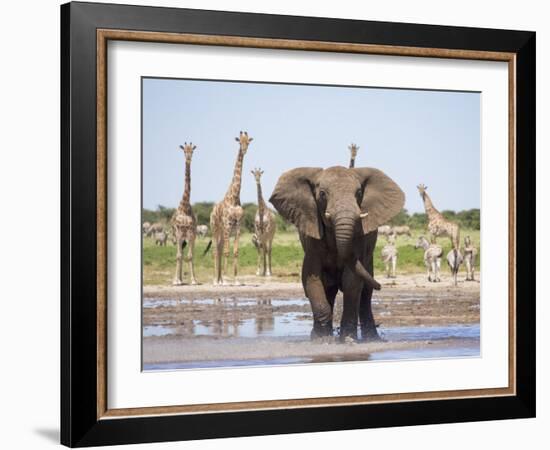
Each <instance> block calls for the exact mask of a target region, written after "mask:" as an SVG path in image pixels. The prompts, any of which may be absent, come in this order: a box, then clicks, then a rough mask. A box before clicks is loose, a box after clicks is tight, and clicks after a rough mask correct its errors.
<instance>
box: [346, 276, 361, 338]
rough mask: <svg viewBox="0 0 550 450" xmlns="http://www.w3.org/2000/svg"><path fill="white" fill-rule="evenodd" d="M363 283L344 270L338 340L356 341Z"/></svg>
mask: <svg viewBox="0 0 550 450" xmlns="http://www.w3.org/2000/svg"><path fill="white" fill-rule="evenodd" d="M362 288H363V281H362V280H361V279H360V278H359V277H358V276H357V275H356V274H355V273H353V272H352V271H351V270H349V269H348V268H346V269H345V270H344V273H343V275H342V290H343V291H344V309H343V311H342V321H341V323H340V340H342V341H344V340H346V339H349V338H351V339H353V340H357V319H358V315H359V304H360V297H361V291H362Z"/></svg>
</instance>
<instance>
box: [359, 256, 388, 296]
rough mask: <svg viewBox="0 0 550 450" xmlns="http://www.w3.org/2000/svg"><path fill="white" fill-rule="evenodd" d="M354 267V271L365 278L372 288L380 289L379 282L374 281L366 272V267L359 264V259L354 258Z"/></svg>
mask: <svg viewBox="0 0 550 450" xmlns="http://www.w3.org/2000/svg"><path fill="white" fill-rule="evenodd" d="M353 268H354V269H355V272H356V273H357V274H358V275H359V276H360V277H361V278H363V280H365V282H366V283H367V284H368V285H369V286H370V287H372V288H373V289H376V290H377V291H379V290H380V288H381V287H382V286H380V283H378V281H376V280H375V279H374V278H373V277H372V275H371V274H370V273H368V272H367V269H365V267H364V266H363V264H361V261H359V260H356V261H355V266H354V267H353Z"/></svg>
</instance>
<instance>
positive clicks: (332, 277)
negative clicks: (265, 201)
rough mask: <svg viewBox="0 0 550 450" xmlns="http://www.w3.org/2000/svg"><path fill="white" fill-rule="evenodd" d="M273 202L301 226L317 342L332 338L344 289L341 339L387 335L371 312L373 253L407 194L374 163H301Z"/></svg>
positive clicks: (305, 283) (374, 284) (313, 336)
mask: <svg viewBox="0 0 550 450" xmlns="http://www.w3.org/2000/svg"><path fill="white" fill-rule="evenodd" d="M269 201H270V202H271V203H272V204H273V206H274V207H275V209H276V210H277V211H278V212H279V214H281V216H282V217H283V218H284V219H285V220H287V221H289V222H291V223H292V224H294V225H295V226H296V227H297V229H298V233H299V237H300V242H301V244H302V247H303V249H304V260H303V264H302V285H303V288H304V292H305V295H306V297H307V298H308V299H309V302H310V305H311V309H312V312H313V329H312V331H311V334H310V337H311V339H317V338H325V337H327V336H332V335H333V323H332V322H333V309H334V300H335V298H336V294H337V293H338V290H341V291H342V292H343V294H344V304H343V313H342V320H341V323H340V340H342V341H347V340H352V341H355V340H357V338H358V336H357V327H358V322H359V324H360V327H361V338H362V339H363V340H365V341H367V340H377V339H380V338H379V336H378V332H377V330H376V325H375V322H374V317H373V314H372V307H371V298H372V292H373V289H377V290H378V289H380V287H381V286H380V284H379V283H378V282H377V281H376V280H375V279H374V277H373V252H374V248H375V245H376V239H377V236H378V227H379V226H380V225H381V224H383V223H386V222H387V221H388V220H390V219H391V218H392V217H394V216H395V215H396V214H397V213H398V212H399V211H401V208H402V207H403V205H404V203H405V194H404V193H403V191H402V190H401V189H400V188H399V186H398V185H397V183H395V182H394V181H393V180H392V179H391V178H390V177H388V176H387V175H386V174H385V173H384V172H382V171H380V170H378V169H374V168H369V167H362V168H344V167H340V166H336V167H330V168H328V169H321V168H313V167H302V168H297V169H292V170H289V171H287V172H285V173H283V174H282V175H281V176H280V177H279V179H278V181H277V184H276V186H275V189H274V191H273V194H272V195H271V198H270V199H269Z"/></svg>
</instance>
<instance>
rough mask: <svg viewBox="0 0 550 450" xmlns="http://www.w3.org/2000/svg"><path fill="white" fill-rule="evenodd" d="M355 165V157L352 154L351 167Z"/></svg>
mask: <svg viewBox="0 0 550 450" xmlns="http://www.w3.org/2000/svg"><path fill="white" fill-rule="evenodd" d="M354 167H355V158H354V157H353V156H352V157H351V159H350V160H349V168H350V169H353V168H354Z"/></svg>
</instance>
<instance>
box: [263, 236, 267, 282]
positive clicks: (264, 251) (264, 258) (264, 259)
mask: <svg viewBox="0 0 550 450" xmlns="http://www.w3.org/2000/svg"><path fill="white" fill-rule="evenodd" d="M262 248H263V271H262V275H263V276H264V277H265V276H267V242H264V244H263V245H262Z"/></svg>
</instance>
